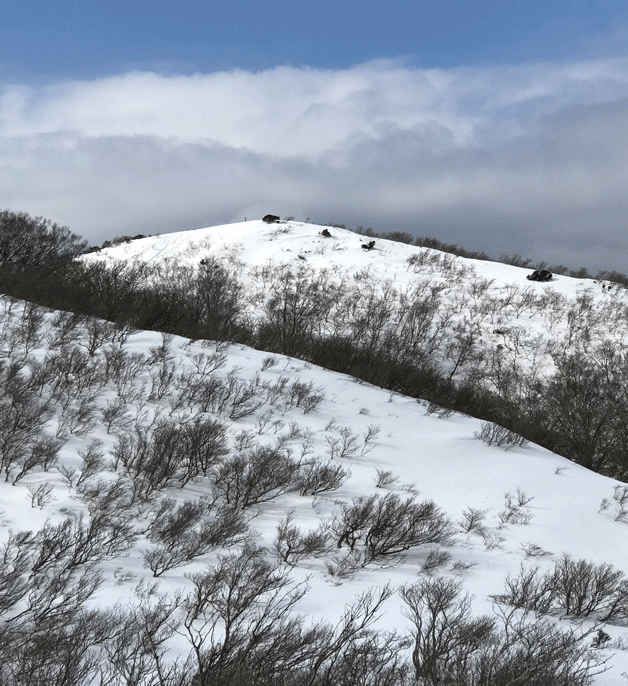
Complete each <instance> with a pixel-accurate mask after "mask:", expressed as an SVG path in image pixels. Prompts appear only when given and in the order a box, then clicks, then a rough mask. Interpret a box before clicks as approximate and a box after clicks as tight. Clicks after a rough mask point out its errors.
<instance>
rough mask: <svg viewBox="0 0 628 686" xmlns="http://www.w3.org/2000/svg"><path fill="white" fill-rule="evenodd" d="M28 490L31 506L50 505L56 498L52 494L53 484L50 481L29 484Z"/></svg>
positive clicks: (40, 507)
mask: <svg viewBox="0 0 628 686" xmlns="http://www.w3.org/2000/svg"><path fill="white" fill-rule="evenodd" d="M27 490H28V497H29V498H30V501H31V507H38V508H39V509H43V507H44V506H45V505H48V504H49V503H51V502H52V501H53V500H54V499H55V497H54V495H52V491H53V490H54V488H53V485H52V484H49V483H43V484H31V485H29V486H27Z"/></svg>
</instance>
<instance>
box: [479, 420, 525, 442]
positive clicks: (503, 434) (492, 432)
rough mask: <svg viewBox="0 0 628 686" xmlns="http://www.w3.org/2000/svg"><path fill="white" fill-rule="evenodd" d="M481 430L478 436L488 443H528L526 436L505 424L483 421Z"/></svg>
mask: <svg viewBox="0 0 628 686" xmlns="http://www.w3.org/2000/svg"><path fill="white" fill-rule="evenodd" d="M481 426H482V428H481V431H479V432H476V434H475V436H476V438H479V439H480V440H481V441H484V443H486V444H487V445H496V446H499V447H502V446H511V445H515V446H523V445H525V444H526V442H527V441H526V440H525V438H523V436H520V435H519V434H516V433H514V431H510V430H509V429H506V428H505V427H503V426H499V425H498V424H493V423H492V422H482V425H481Z"/></svg>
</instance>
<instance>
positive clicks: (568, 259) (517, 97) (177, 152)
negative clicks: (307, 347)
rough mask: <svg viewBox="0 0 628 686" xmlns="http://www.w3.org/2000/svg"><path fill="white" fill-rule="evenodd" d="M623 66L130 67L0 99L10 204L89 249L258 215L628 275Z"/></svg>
mask: <svg viewBox="0 0 628 686" xmlns="http://www.w3.org/2000/svg"><path fill="white" fill-rule="evenodd" d="M627 67H628V60H624V59H614V60H598V61H589V62H582V63H573V64H563V65H551V64H539V65H524V66H520V67H508V68H486V69H471V68H460V69H455V70H448V71H441V70H418V69H409V68H406V67H404V66H403V65H401V64H398V63H394V62H373V63H368V64H364V65H358V66H356V67H354V68H351V69H347V70H342V71H320V70H314V69H292V68H287V67H281V68H276V69H272V70H268V71H264V72H260V73H249V72H241V71H235V72H223V73H216V74H208V75H195V76H191V77H183V76H179V77H165V76H160V75H157V74H152V73H131V74H126V75H122V76H116V77H110V78H106V79H102V80H98V81H93V82H72V83H64V84H55V85H51V86H48V87H45V88H41V89H39V90H32V89H29V88H27V87H24V86H19V85H17V86H15V85H14V86H5V87H4V88H3V89H2V91H1V92H0V207H10V208H12V209H16V210H24V211H27V212H29V213H31V214H41V215H44V216H47V217H50V218H51V219H53V220H55V221H58V222H61V223H64V224H68V225H69V226H70V227H71V228H72V229H73V230H74V231H76V232H78V233H81V234H82V235H84V236H85V237H87V238H88V239H90V240H91V241H93V242H101V241H102V240H104V239H105V238H110V237H113V236H114V235H119V234H123V233H125V234H128V233H137V232H140V233H159V232H166V231H172V230H181V229H186V228H194V227H197V226H205V225H210V224H214V223H219V222H227V221H232V220H237V219H243V218H244V216H249V217H253V216H259V215H260V214H265V213H266V212H276V213H278V214H282V215H286V214H291V215H295V216H297V217H299V218H304V217H306V216H309V217H311V218H312V219H313V220H319V221H324V220H330V221H345V222H346V223H347V224H349V225H355V224H358V223H359V224H369V225H373V226H374V227H375V228H380V229H395V228H398V229H401V230H410V231H414V232H416V233H420V234H423V235H426V234H427V235H436V236H437V237H439V238H442V239H444V240H449V241H452V240H453V241H457V242H460V243H461V245H463V246H466V247H475V248H481V249H485V250H487V251H489V252H491V253H493V254H499V253H501V252H521V253H524V254H527V255H531V256H533V257H538V258H542V259H548V260H550V261H553V262H557V261H560V262H564V263H569V264H572V265H577V266H579V265H580V264H586V265H587V266H590V267H592V268H598V267H602V266H604V267H609V268H614V269H620V270H622V271H628V265H625V264H624V261H623V256H622V254H621V253H622V251H623V254H624V255H625V254H626V248H628V232H627V231H626V228H625V227H626V225H627V221H626V220H627V219H628V210H627V208H626V203H625V199H624V196H625V194H626V187H627V181H628V165H627V164H626V152H625V151H626V149H627V146H626V143H627V142H628V141H626V138H627V137H628V126H627V124H628V68H627Z"/></svg>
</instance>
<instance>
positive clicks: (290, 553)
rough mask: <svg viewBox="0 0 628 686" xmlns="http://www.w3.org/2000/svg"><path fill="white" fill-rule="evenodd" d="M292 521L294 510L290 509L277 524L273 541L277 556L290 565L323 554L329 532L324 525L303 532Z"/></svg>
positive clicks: (326, 546)
mask: <svg viewBox="0 0 628 686" xmlns="http://www.w3.org/2000/svg"><path fill="white" fill-rule="evenodd" d="M293 521H294V511H291V512H289V513H288V515H287V516H286V517H284V519H282V520H281V521H280V522H279V524H278V525H277V535H276V536H275V541H274V543H273V550H274V551H275V554H276V555H277V557H278V558H279V559H280V560H281V561H282V562H285V563H286V564H288V565H290V566H291V567H294V566H295V565H296V564H297V563H298V562H299V561H301V560H303V559H305V558H308V557H318V556H319V555H324V554H325V553H326V552H327V549H328V545H327V542H328V539H329V533H328V532H327V531H325V527H324V526H322V525H321V526H319V527H318V528H317V529H315V530H314V531H310V532H308V533H303V532H302V531H301V530H300V529H299V527H297V526H296V525H294V524H293Z"/></svg>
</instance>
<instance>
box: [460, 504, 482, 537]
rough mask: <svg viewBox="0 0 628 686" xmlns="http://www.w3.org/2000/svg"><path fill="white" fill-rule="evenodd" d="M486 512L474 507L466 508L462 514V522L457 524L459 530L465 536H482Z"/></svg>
mask: <svg viewBox="0 0 628 686" xmlns="http://www.w3.org/2000/svg"><path fill="white" fill-rule="evenodd" d="M487 512H488V510H478V509H476V508H474V507H468V508H467V509H466V510H464V511H463V512H462V521H460V522H458V524H460V528H461V529H462V530H463V531H464V532H465V533H467V534H470V533H477V534H480V535H481V534H482V533H483V531H484V520H485V519H486V514H487Z"/></svg>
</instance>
